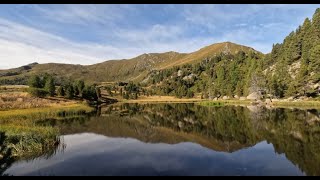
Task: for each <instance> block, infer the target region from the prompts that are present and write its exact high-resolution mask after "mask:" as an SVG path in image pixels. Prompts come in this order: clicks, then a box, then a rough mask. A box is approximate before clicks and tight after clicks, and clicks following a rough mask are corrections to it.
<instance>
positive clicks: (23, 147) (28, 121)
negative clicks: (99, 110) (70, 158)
mask: <svg viewBox="0 0 320 180" xmlns="http://www.w3.org/2000/svg"><path fill="white" fill-rule="evenodd" d="M93 110H94V108H92V107H90V106H88V105H87V104H85V103H74V104H69V105H63V106H61V105H59V106H53V107H40V108H30V109H12V110H4V111H0V132H4V133H5V134H6V136H7V139H6V142H5V145H6V147H7V148H11V149H12V152H13V154H12V156H14V157H16V158H26V157H30V156H34V155H41V154H44V153H46V152H50V151H52V150H53V149H55V147H56V146H58V145H59V143H60V139H59V135H60V131H59V129H57V128H53V127H50V126H39V125H37V124H36V122H37V121H39V120H44V119H51V118H54V119H59V118H63V117H66V116H76V115H79V114H85V113H89V112H91V111H93Z"/></svg>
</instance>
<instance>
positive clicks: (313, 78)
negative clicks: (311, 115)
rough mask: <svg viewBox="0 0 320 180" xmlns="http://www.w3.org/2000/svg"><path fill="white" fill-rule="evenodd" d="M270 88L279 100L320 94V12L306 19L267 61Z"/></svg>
mask: <svg viewBox="0 0 320 180" xmlns="http://www.w3.org/2000/svg"><path fill="white" fill-rule="evenodd" d="M264 69H265V70H264V74H265V75H266V79H269V81H267V88H268V89H269V91H270V92H271V93H273V94H275V95H276V96H280V97H283V96H296V95H300V96H305V95H308V96H309V95H311V96H314V95H316V94H317V93H319V92H320V73H319V72H320V9H317V10H316V12H315V13H314V15H313V17H312V20H310V19H309V18H306V19H305V21H304V23H303V24H302V25H301V26H299V27H298V28H297V29H296V31H292V32H291V33H290V34H289V35H288V36H287V37H286V38H285V39H284V41H283V43H281V44H275V45H273V48H272V51H271V53H269V54H267V55H266V57H265V59H264Z"/></svg>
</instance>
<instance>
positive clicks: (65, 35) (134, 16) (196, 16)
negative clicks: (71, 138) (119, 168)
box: [0, 4, 320, 69]
mask: <svg viewBox="0 0 320 180" xmlns="http://www.w3.org/2000/svg"><path fill="white" fill-rule="evenodd" d="M319 7H320V5H302V4H298V5H291V4H286V5H281V4H277V5H254V4H250V5H245V4H241V5H231V4H229V5H223V4H210V5H205V4H198V5H195V4H189V5H174V4H167V5H165V4H159V5H156V4H153V5H150V4H149V5H144V4H136V5H133V4H118V5H116V4H113V5H101V4H99V5H91V4H83V5H82V4H77V5H72V4H70V5H68V4H65V5H47V4H41V5H37V4H28V5H24V4H11V5H0V69H8V68H13V67H20V66H22V65H26V64H30V63H33V62H38V63H49V62H55V63H68V64H82V65H88V64H95V63H99V62H103V61H106V60H111V59H125V58H133V57H135V56H138V55H140V54H143V53H155V52H168V51H177V52H183V53H188V52H193V51H196V50H198V49H200V48H202V47H204V46H207V45H210V44H214V43H219V42H225V41H230V42H234V43H238V44H242V45H246V46H250V47H252V48H254V49H256V50H258V51H261V52H263V53H268V52H270V51H271V48H272V44H274V43H281V42H282V41H283V39H284V38H285V37H286V36H287V35H288V34H289V33H290V32H291V31H294V30H295V29H296V28H297V27H298V26H299V25H301V24H302V23H303V21H304V19H305V18H307V17H309V18H312V15H313V13H314V12H315V10H316V8H319Z"/></svg>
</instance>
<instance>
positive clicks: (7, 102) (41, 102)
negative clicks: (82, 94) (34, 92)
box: [0, 92, 77, 111]
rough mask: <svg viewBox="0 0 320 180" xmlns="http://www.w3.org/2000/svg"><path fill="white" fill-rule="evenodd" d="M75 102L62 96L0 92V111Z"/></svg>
mask: <svg viewBox="0 0 320 180" xmlns="http://www.w3.org/2000/svg"><path fill="white" fill-rule="evenodd" d="M75 103H77V101H74V100H67V99H63V98H51V97H47V98H37V97H32V96H30V95H29V94H28V93H26V92H7V93H0V111H1V110H8V109H29V108H41V107H56V106H68V105H72V104H75Z"/></svg>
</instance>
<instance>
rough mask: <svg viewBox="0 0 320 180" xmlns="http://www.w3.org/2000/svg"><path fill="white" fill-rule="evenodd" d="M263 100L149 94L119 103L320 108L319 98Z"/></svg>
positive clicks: (122, 100) (121, 100)
mask: <svg viewBox="0 0 320 180" xmlns="http://www.w3.org/2000/svg"><path fill="white" fill-rule="evenodd" d="M264 101H265V100H262V102H260V103H258V102H257V101H253V100H239V99H230V100H206V99H200V98H190V99H179V98H176V97H173V96H150V97H142V98H139V99H137V100H125V99H120V100H119V102H121V103H197V104H199V105H203V106H223V105H262V106H268V107H284V108H285V107H286V108H319V109H320V100H316V99H312V100H304V101H286V100H279V101H273V102H272V103H265V102H264Z"/></svg>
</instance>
